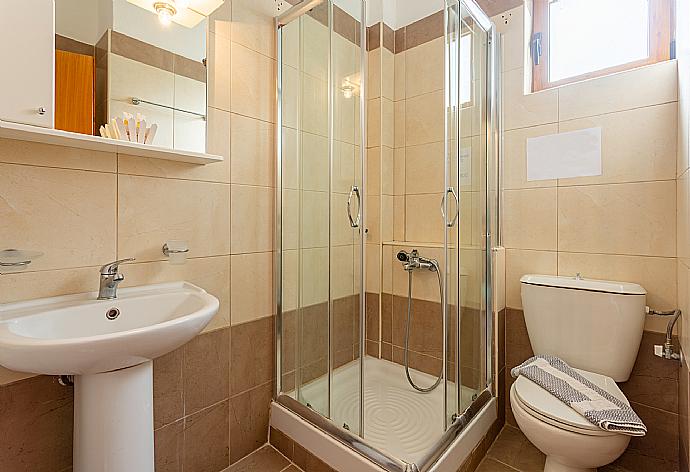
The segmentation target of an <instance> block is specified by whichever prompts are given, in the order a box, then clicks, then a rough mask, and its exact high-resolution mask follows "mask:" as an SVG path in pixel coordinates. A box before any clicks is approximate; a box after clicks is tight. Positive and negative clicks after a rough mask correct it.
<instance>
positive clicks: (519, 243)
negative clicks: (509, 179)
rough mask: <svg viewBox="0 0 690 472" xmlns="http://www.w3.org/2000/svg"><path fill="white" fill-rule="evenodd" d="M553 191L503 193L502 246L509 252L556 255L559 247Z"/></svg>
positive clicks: (508, 191)
mask: <svg viewBox="0 0 690 472" xmlns="http://www.w3.org/2000/svg"><path fill="white" fill-rule="evenodd" d="M557 198H558V194H557V189H556V188H543V189H525V190H506V191H505V192H504V194H503V205H504V206H503V245H504V246H505V247H507V248H511V249H541V250H550V251H555V250H556V249H557V247H558V246H557V243H558V226H557V224H558V217H557V215H558V202H557Z"/></svg>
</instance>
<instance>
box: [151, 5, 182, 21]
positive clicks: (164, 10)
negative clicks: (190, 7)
mask: <svg viewBox="0 0 690 472" xmlns="http://www.w3.org/2000/svg"><path fill="white" fill-rule="evenodd" d="M153 9H154V10H156V13H157V14H158V20H159V21H160V22H161V23H162V24H164V25H166V26H167V25H169V24H170V21H171V20H172V18H173V16H175V15H176V14H177V9H176V8H175V6H174V5H172V4H170V3H168V2H156V3H154V4H153Z"/></svg>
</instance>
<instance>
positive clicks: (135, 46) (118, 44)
mask: <svg viewBox="0 0 690 472" xmlns="http://www.w3.org/2000/svg"><path fill="white" fill-rule="evenodd" d="M110 51H111V52H112V53H113V54H117V55H118V56H122V57H125V58H127V59H131V60H133V61H137V62H141V63H142V64H146V65H149V66H151V67H155V68H157V69H161V70H164V71H166V72H172V73H174V74H177V75H181V76H184V77H188V78H190V79H193V80H198V81H199V82H204V83H205V82H206V81H207V70H206V66H205V65H204V64H203V63H202V62H197V61H194V60H192V59H189V58H187V57H183V56H180V55H178V54H174V53H172V52H170V51H166V50H165V49H161V48H159V47H156V46H153V45H151V44H149V43H146V42H144V41H140V40H138V39H136V38H132V37H130V36H127V35H125V34H122V33H119V32H117V31H112V32H111V39H110Z"/></svg>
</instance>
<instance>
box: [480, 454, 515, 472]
mask: <svg viewBox="0 0 690 472" xmlns="http://www.w3.org/2000/svg"><path fill="white" fill-rule="evenodd" d="M476 472H515V469H513V468H511V467H508V466H507V465H505V464H502V463H500V462H498V461H497V460H494V459H491V458H489V457H487V458H486V459H484V460H483V461H482V462H481V464H479V467H477V470H476Z"/></svg>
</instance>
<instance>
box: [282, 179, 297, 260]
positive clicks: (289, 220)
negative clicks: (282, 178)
mask: <svg viewBox="0 0 690 472" xmlns="http://www.w3.org/2000/svg"><path fill="white" fill-rule="evenodd" d="M282 207H283V221H282V223H283V226H282V229H283V249H297V248H298V247H299V236H300V217H299V209H300V191H299V190H294V189H284V190H283V201H282Z"/></svg>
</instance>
